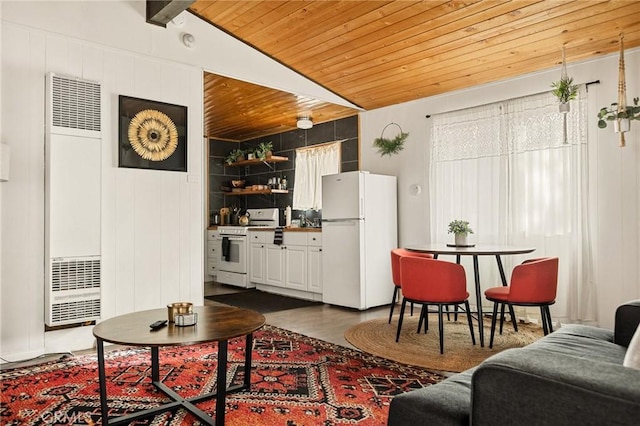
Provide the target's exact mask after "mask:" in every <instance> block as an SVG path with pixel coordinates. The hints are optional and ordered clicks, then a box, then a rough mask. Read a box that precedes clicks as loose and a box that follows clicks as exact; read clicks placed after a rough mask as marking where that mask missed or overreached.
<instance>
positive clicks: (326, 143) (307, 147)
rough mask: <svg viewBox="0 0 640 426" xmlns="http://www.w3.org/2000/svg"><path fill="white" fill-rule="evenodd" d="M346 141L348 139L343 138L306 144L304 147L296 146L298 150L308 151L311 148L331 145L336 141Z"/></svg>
mask: <svg viewBox="0 0 640 426" xmlns="http://www.w3.org/2000/svg"><path fill="white" fill-rule="evenodd" d="M344 141H346V139H341V140H339V141H331V142H323V143H318V144H315V145H311V146H305V147H302V148H296V151H307V150H309V149H314V148H320V147H322V146H327V145H331V144H334V143H342V142H344Z"/></svg>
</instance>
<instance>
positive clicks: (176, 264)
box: [0, 22, 204, 359]
mask: <svg viewBox="0 0 640 426" xmlns="http://www.w3.org/2000/svg"><path fill="white" fill-rule="evenodd" d="M8 40H10V42H8ZM2 41H3V45H2V49H3V50H2V52H3V55H2V71H3V80H2V93H3V97H2V102H3V111H7V112H8V114H6V115H5V114H3V116H2V131H3V135H2V136H3V139H7V140H10V141H12V142H11V146H12V151H13V152H12V165H13V166H14V168H13V172H12V179H11V182H7V183H3V191H2V212H3V214H2V250H3V251H2V256H3V258H2V264H3V268H2V300H1V302H2V306H1V313H0V333H1V340H0V341H1V343H2V345H1V348H0V355H1V356H2V357H3V358H6V359H20V358H26V357H29V356H33V355H36V354H40V353H43V352H54V351H56V352H57V351H70V350H77V349H84V348H88V347H91V346H92V344H93V337H92V336H91V332H90V330H91V327H79V328H74V329H69V330H63V331H62V330H61V331H55V332H46V333H45V331H44V321H43V319H44V297H43V291H44V273H43V260H44V253H43V246H44V229H43V222H44V162H43V158H44V132H43V128H44V126H43V123H44V116H45V100H44V93H45V91H44V82H45V75H46V73H47V72H56V73H60V74H67V75H70V76H74V77H80V78H85V79H92V80H97V81H99V82H100V83H101V84H102V86H103V110H102V115H103V117H102V124H103V129H104V130H103V132H104V136H103V139H102V146H101V150H102V154H103V156H102V158H103V160H102V182H101V188H97V189H98V190H100V189H101V190H102V194H103V195H102V221H101V233H102V251H103V270H102V272H103V299H102V301H103V309H102V313H103V318H109V317H111V316H114V315H117V314H123V313H126V312H131V311H134V310H142V309H151V308H161V307H164V306H165V305H166V304H167V303H170V302H175V301H183V300H188V301H192V302H194V303H195V304H202V303H203V295H202V293H203V290H202V283H203V275H204V274H203V271H204V266H203V260H204V254H203V249H202V246H203V233H202V229H203V224H204V219H203V208H202V193H203V190H202V188H201V183H200V182H202V181H203V179H201V178H200V174H201V173H202V161H203V158H202V153H203V142H202V70H201V68H199V67H194V66H190V65H184V64H180V63H175V62H168V61H166V60H161V59H154V58H149V57H145V56H142V55H139V54H131V53H130V52H126V51H121V50H117V49H113V48H108V47H101V46H97V45H95V44H92V43H88V42H85V41H82V40H75V39H70V38H68V37H64V36H59V35H56V34H49V33H44V32H42V31H40V30H35V29H28V28H26V27H23V26H20V25H15V24H8V23H6V22H3V25H2ZM119 94H125V95H129V96H135V97H140V98H145V99H153V100H157V101H161V102H167V103H173V104H179V105H186V106H187V107H188V111H189V116H188V120H189V127H188V173H189V176H190V179H187V173H180V172H166V171H153V170H142V169H120V168H118V157H117V139H118V120H117V114H118V95H119ZM190 181H191V182H190ZM70 237H71V236H70ZM15 317H20V318H25V317H26V321H15V320H13V319H12V318H15Z"/></svg>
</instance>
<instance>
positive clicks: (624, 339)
mask: <svg viewBox="0 0 640 426" xmlns="http://www.w3.org/2000/svg"><path fill="white" fill-rule="evenodd" d="M638 324H640V300H633V301H631V302H627V303H625V304H622V305H620V306H618V309H616V324H615V329H614V336H613V341H614V343H616V344H618V345H621V346H624V347H629V342H631V338H632V337H633V334H634V333H635V332H636V329H637V328H638Z"/></svg>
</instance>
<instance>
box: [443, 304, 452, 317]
mask: <svg viewBox="0 0 640 426" xmlns="http://www.w3.org/2000/svg"><path fill="white" fill-rule="evenodd" d="M444 308H445V309H446V310H447V321H451V316H450V315H449V305H446V306H445V307H444Z"/></svg>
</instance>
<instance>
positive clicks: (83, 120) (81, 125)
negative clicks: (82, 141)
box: [50, 74, 100, 132]
mask: <svg viewBox="0 0 640 426" xmlns="http://www.w3.org/2000/svg"><path fill="white" fill-rule="evenodd" d="M50 108H51V114H50V119H51V126H52V127H53V128H63V129H76V130H88V131H91V132H100V84H99V83H96V82H93V81H87V80H80V79H78V78H73V77H67V76H61V75H57V74H52V75H51V105H50Z"/></svg>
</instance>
